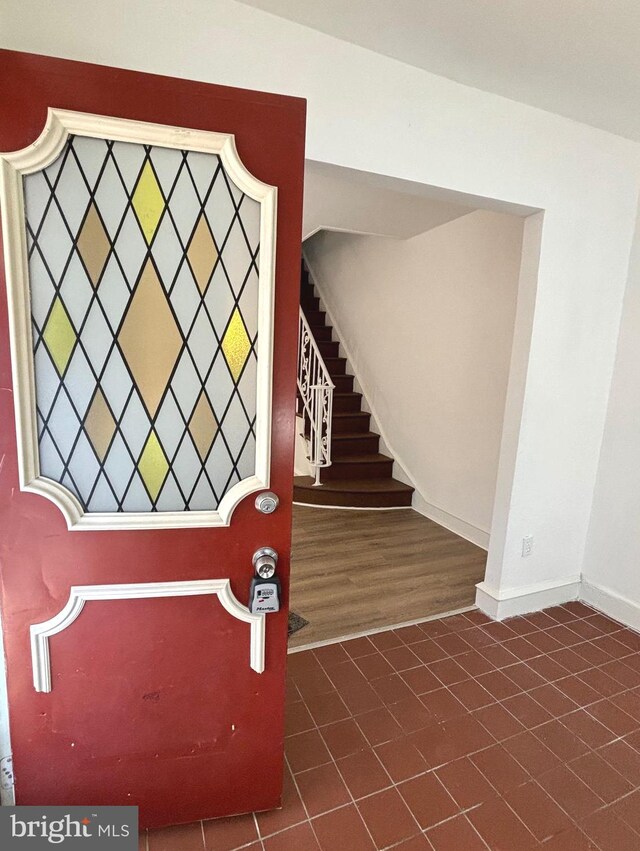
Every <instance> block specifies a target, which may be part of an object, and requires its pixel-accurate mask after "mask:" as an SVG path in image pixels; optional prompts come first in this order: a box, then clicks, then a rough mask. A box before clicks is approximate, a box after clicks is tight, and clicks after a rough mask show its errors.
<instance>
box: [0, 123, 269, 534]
mask: <svg viewBox="0 0 640 851" xmlns="http://www.w3.org/2000/svg"><path fill="white" fill-rule="evenodd" d="M69 135H74V136H88V137H91V138H99V139H110V140H115V141H122V142H133V143H136V144H143V145H159V146H161V147H165V148H179V149H181V150H188V151H198V152H201V153H209V154H217V155H218V156H219V157H220V159H221V161H222V164H223V166H224V168H225V170H226V172H227V174H228V175H229V177H230V178H231V179H232V180H233V182H234V183H235V184H236V186H237V187H238V188H239V189H240V190H241V191H242V192H244V193H245V194H246V195H248V196H249V197H250V198H252V199H253V200H254V201H257V202H258V203H260V205H261V214H260V267H259V273H258V342H257V347H256V353H257V360H258V366H257V398H256V411H257V416H256V465H255V474H254V475H252V476H249V477H247V478H245V479H243V480H242V481H240V482H238V483H236V484H235V485H234V486H233V487H232V488H231V489H230V490H229V491H228V492H227V493H226V494H225V495H224V497H223V498H222V500H221V501H220V504H219V506H218V508H217V510H216V511H187V512H180V511H158V512H122V513H116V512H113V513H100V512H94V513H91V512H88V513H85V512H84V511H83V508H82V506H81V505H80V502H79V501H78V500H77V499H76V497H75V496H74V494H72V493H71V492H70V491H69V490H68V489H67V488H66V487H65V486H64V485H62V484H60V483H58V482H55V481H53V480H52V479H49V478H46V477H44V476H41V475H40V462H39V452H38V429H37V418H36V404H35V377H34V366H33V343H32V337H31V305H30V293H29V270H28V262H27V245H26V232H25V209H24V194H23V186H22V177H23V175H27V174H32V173H34V172H37V171H41V170H42V169H44V168H46V167H47V166H48V165H50V164H51V163H52V162H53V161H54V160H55V159H56V157H57V156H58V155H59V154H60V152H61V151H62V149H63V147H64V144H65V142H66V140H67V138H68V136H69ZM0 207H1V209H2V230H3V235H4V245H5V248H4V260H5V269H6V278H7V290H8V300H9V331H10V338H11V365H12V374H13V388H14V398H15V420H16V436H17V443H18V468H19V477H20V489H21V490H23V491H29V492H30V493H37V494H40V495H41V496H44V497H46V498H47V499H49V500H50V501H51V502H53V503H54V504H55V505H56V506H57V507H58V508H59V509H60V511H61V512H62V514H63V515H64V517H65V520H66V521H67V526H68V528H69V529H73V530H84V529H88V530H97V529H174V528H185V527H188V528H201V527H210V526H228V525H229V524H230V522H231V515H232V514H233V511H234V509H235V508H236V506H237V505H238V503H239V502H240V501H241V500H242V499H244V498H245V497H247V496H248V495H249V494H251V493H254V492H256V491H258V490H262V489H265V488H268V487H269V479H270V467H271V414H272V371H273V311H274V294H275V247H276V207H277V189H276V187H275V186H269V185H268V184H266V183H263V182H262V181H261V180H258V179H257V178H256V177H254V176H253V175H252V174H251V173H250V172H249V171H248V170H247V169H246V167H245V166H244V164H243V163H242V161H241V159H240V157H239V155H238V151H237V149H236V144H235V138H234V136H233V135H232V134H229V133H214V132H211V131H207V130H190V129H186V128H182V127H169V126H166V125H162V124H150V123H147V122H144V121H130V120H128V119H122V118H113V117H111V116H105V115H92V114H89V113H83V112H73V111H70V110H64V109H53V108H50V109H49V111H48V115H47V122H46V124H45V127H44V130H43V131H42V133H41V135H40V136H39V137H38V138H37V139H36V140H35V141H34V142H33V143H32V144H31V145H29V146H28V147H27V148H24V149H22V150H20V151H13V152H11V153H0Z"/></svg>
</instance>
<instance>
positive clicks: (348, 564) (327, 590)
mask: <svg viewBox="0 0 640 851" xmlns="http://www.w3.org/2000/svg"><path fill="white" fill-rule="evenodd" d="M486 559H487V554H486V552H485V551H484V550H481V549H480V548H479V547H476V546H475V545H474V544H470V543H469V542H468V541H466V540H464V539H463V538H459V537H458V536H457V535H454V534H453V532H449V530H448V529H444V528H443V527H442V526H438V524H437V523H434V522H433V521H432V520H428V519H427V518H426V517H423V516H422V515H421V514H418V513H417V512H415V511H413V510H412V509H410V508H408V509H406V510H399V511H340V510H332V509H324V508H310V507H307V506H299V505H294V507H293V549H292V561H291V609H292V610H293V611H295V612H297V613H298V614H299V615H302V617H304V618H306V619H307V620H308V621H309V625H308V626H306V627H304V629H301V630H300V631H299V632H297V633H295V634H294V635H293V636H292V637H291V639H290V641H289V646H290V647H299V646H301V645H304V644H310V643H312V642H314V641H324V640H327V639H331V638H339V637H341V636H344V635H350V634H352V633H355V632H362V631H365V630H367V629H375V628H378V627H382V626H389V625H391V624H395V623H402V622H405V621H411V620H418V619H419V618H426V617H429V616H430V615H437V614H440V613H442V612H448V611H451V610H453V609H461V608H464V607H465V606H472V605H473V603H474V600H475V584H476V582H480V581H481V580H482V579H483V578H484V570H485V563H486Z"/></svg>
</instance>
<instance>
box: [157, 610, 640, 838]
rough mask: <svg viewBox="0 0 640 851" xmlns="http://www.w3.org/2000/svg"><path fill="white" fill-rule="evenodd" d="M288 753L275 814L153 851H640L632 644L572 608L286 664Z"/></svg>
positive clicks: (170, 832)
mask: <svg viewBox="0 0 640 851" xmlns="http://www.w3.org/2000/svg"><path fill="white" fill-rule="evenodd" d="M285 749H286V758H287V773H286V783H285V792H284V806H283V808H282V809H281V810H277V811H274V812H270V813H258V814H256V815H255V816H253V815H249V816H240V817H237V818H232V819H222V820H216V821H208V822H204V823H201V822H198V823H197V824H194V825H186V826H184V827H174V828H167V829H164V830H156V831H149V834H148V840H147V841H148V851H205V849H206V851H231V849H236V848H245V847H246V848H248V849H251V851H260V849H262V851H285V849H287V850H288V849H296V851H314V849H322V851H340V849H346V851H365V849H383V848H394V849H398V851H421V849H422V851H434V849H435V851H480V849H484V851H486V849H487V848H489V849H495V851H527V849H531V848H544V849H547V851H581V850H582V849H588V848H590V849H599V851H639V849H640V635H638V634H637V633H635V632H632V631H631V630H629V629H626V628H624V627H622V626H620V624H618V623H615V622H614V621H612V620H609V619H608V618H606V617H604V616H603V615H601V614H599V613H597V612H596V611H594V610H593V609H589V608H587V607H586V606H584V605H583V604H582V603H567V604H566V605H565V606H559V607H557V608H554V609H549V610H547V611H545V612H538V613H536V614H533V615H529V616H527V617H518V618H514V619H512V620H508V621H506V622H504V623H495V622H491V621H490V620H489V619H488V618H486V617H485V616H484V615H482V614H480V613H479V612H477V611H474V612H469V613H467V614H464V615H455V616H453V617H448V618H445V619H441V620H435V621H430V622H428V623H423V624H421V625H420V626H410V627H406V628H403V629H399V630H394V631H388V632H381V633H378V634H377V635H372V636H371V637H370V638H358V639H354V640H352V641H346V642H343V643H341V644H331V645H328V646H326V647H322V648H319V649H317V650H307V651H303V652H301V653H296V654H293V655H291V656H290V657H289V697H288V723H287V740H286V748H285ZM144 843H145V837H144V836H143V837H141V845H142V848H143V849H144Z"/></svg>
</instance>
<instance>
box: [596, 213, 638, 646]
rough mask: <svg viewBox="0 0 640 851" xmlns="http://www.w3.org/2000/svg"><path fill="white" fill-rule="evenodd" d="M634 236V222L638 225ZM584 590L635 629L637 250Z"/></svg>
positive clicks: (601, 464)
mask: <svg viewBox="0 0 640 851" xmlns="http://www.w3.org/2000/svg"><path fill="white" fill-rule="evenodd" d="M638 236H639V237H640V226H639V228H638ZM584 580H585V588H584V593H585V596H586V598H587V599H591V600H593V602H595V603H597V604H598V605H599V606H601V607H603V608H605V609H606V610H607V611H609V612H610V613H611V614H612V615H614V616H615V617H619V618H621V619H622V620H625V621H626V622H627V623H630V624H632V625H633V626H635V627H636V628H637V629H640V250H639V249H638V248H636V250H635V251H634V255H633V258H632V265H631V274H630V280H629V287H628V290H627V294H626V298H625V306H624V314H623V319H622V325H621V330H620V342H619V346H618V354H617V358H616V367H615V372H614V377H613V383H612V387H611V397H610V401H609V410H608V414H607V423H606V428H605V433H604V440H603V443H602V451H601V454H600V467H599V470H598V478H597V483H596V490H595V496H594V501H593V513H592V516H591V525H590V529H589V537H588V542H587V550H586V555H585V563H584Z"/></svg>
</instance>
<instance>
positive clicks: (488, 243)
mask: <svg viewBox="0 0 640 851" xmlns="http://www.w3.org/2000/svg"><path fill="white" fill-rule="evenodd" d="M522 230H523V221H522V219H519V218H516V217H515V216H508V215H505V214H503V213H493V212H489V211H486V210H479V211H477V212H474V213H469V214H468V215H466V216H463V217H462V218H458V219H456V220H455V221H451V222H449V223H448V224H444V225H441V226H440V227H438V228H435V229H433V230H429V231H428V232H427V233H424V234H421V235H419V236H416V237H413V238H412V239H409V240H395V239H381V238H378V237H372V236H352V235H349V234H339V233H327V232H323V233H319V234H317V235H316V236H314V237H312V238H311V239H310V240H308V241H307V242H306V243H305V246H304V251H305V256H306V257H307V258H308V261H309V265H310V268H311V269H312V270H313V272H314V273H315V275H316V280H317V284H318V287H319V289H320V292H321V294H322V297H323V299H324V301H325V303H326V304H327V306H328V307H329V310H330V312H331V314H332V316H333V317H334V318H336V320H337V322H338V324H339V329H340V332H341V333H342V335H343V339H344V341H345V343H346V345H347V347H348V350H349V353H350V354H351V358H352V364H351V365H352V368H353V369H354V372H355V374H356V376H357V378H358V381H359V382H360V384H361V386H362V388H363V390H364V392H365V396H366V398H367V400H368V402H369V404H370V405H371V409H372V411H373V412H374V415H375V418H376V421H377V424H378V426H379V427H380V428H381V430H382V432H383V433H384V436H385V441H386V443H387V445H388V447H389V450H390V451H391V452H392V453H393V454H394V457H395V458H396V460H397V461H398V463H399V464H400V465H401V466H402V468H403V469H404V470H405V472H406V473H407V474H408V476H409V479H410V481H411V482H412V484H414V486H415V487H416V489H417V494H416V496H415V497H414V507H415V508H417V509H418V510H421V511H424V512H425V513H426V514H428V515H429V516H433V518H434V519H444V520H445V522H447V521H448V522H447V525H449V526H450V528H453V529H454V530H455V531H460V532H461V533H462V534H467V535H468V534H471V535H473V532H474V530H475V532H476V534H475V535H473V539H474V540H476V541H477V542H478V543H481V544H482V545H485V546H486V545H487V544H488V540H489V532H490V529H491V516H492V514H493V500H494V495H495V485H496V475H497V472H498V458H499V454H500V442H501V437H502V421H503V417H504V403H505V396H506V391H507V382H508V377H509V367H510V361H511V344H512V339H513V326H514V319H515V311H516V299H517V292H518V278H519V272H520V258H521V251H522ZM467 527H471V529H470V530H469V529H468V528H467ZM478 533H480V534H478Z"/></svg>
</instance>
